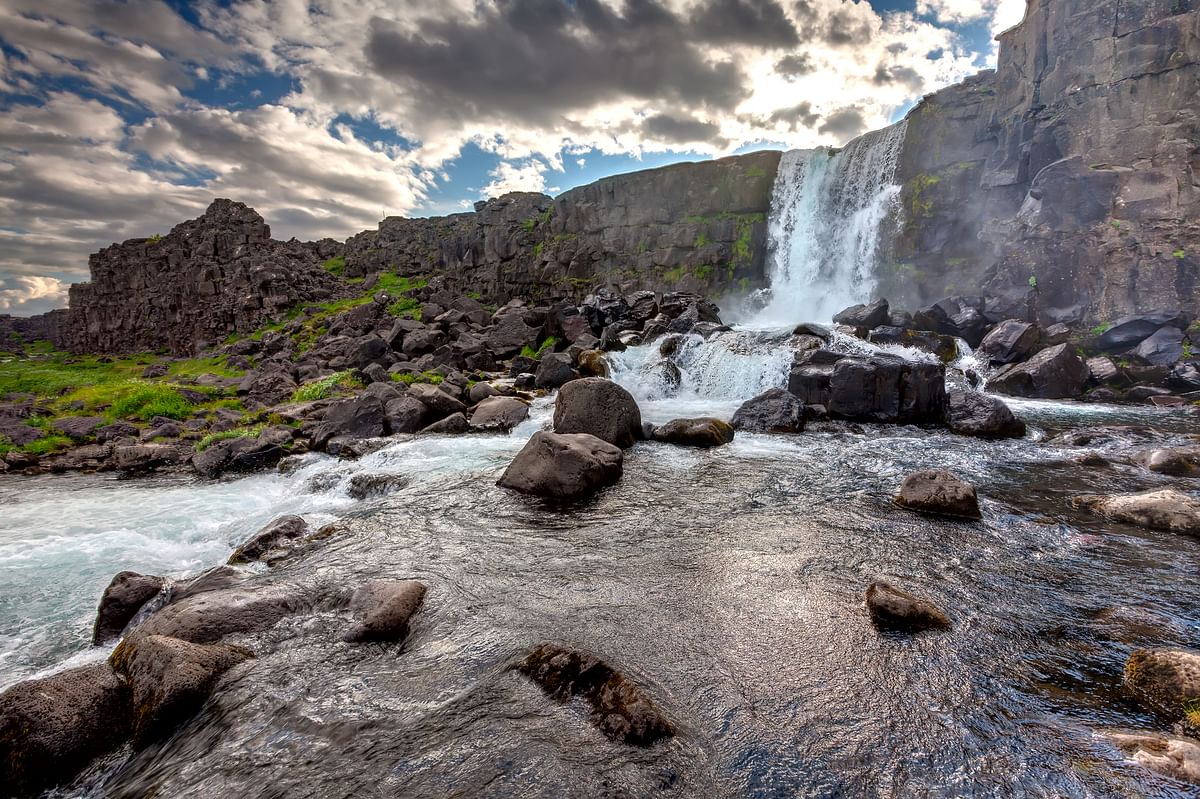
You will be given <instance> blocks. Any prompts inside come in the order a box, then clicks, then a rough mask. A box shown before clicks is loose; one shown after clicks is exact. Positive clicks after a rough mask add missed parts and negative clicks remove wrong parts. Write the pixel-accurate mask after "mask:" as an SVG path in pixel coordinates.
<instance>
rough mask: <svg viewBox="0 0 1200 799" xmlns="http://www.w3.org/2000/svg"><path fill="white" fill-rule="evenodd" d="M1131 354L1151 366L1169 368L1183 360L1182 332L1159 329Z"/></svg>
mask: <svg viewBox="0 0 1200 799" xmlns="http://www.w3.org/2000/svg"><path fill="white" fill-rule="evenodd" d="M1133 353H1134V355H1136V356H1137V357H1139V358H1141V359H1142V360H1143V361H1145V362H1146V363H1148V364H1150V365H1151V366H1171V365H1173V364H1174V363H1176V362H1177V361H1179V360H1180V359H1181V358H1183V331H1182V330H1180V329H1179V328H1177V327H1160V328H1159V329H1158V330H1156V331H1155V332H1154V333H1153V334H1152V335H1150V336H1149V337H1147V338H1145V339H1143V341H1142V343H1141V344H1138V345H1137V349H1135V350H1134V351H1133Z"/></svg>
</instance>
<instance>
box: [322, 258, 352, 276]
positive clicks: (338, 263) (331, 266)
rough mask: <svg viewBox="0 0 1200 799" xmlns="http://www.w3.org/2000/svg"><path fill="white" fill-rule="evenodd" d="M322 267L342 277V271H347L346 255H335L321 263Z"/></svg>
mask: <svg viewBox="0 0 1200 799" xmlns="http://www.w3.org/2000/svg"><path fill="white" fill-rule="evenodd" d="M321 268H322V269H324V270H325V271H326V272H330V273H332V274H335V275H337V276H338V277H341V275H342V273H343V272H345V271H346V256H344V255H335V256H334V257H332V258H330V259H329V260H328V261H326V262H325V263H323V264H321Z"/></svg>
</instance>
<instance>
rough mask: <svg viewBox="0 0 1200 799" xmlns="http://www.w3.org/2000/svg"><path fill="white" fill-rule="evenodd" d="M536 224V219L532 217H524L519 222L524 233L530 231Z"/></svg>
mask: <svg viewBox="0 0 1200 799" xmlns="http://www.w3.org/2000/svg"><path fill="white" fill-rule="evenodd" d="M536 226H537V220H536V219H532V218H530V219H526V220H525V221H524V222H522V223H521V229H522V230H524V231H525V232H526V233H532V232H533V229H534V228H535V227H536Z"/></svg>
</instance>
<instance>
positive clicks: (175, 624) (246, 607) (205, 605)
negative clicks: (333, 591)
mask: <svg viewBox="0 0 1200 799" xmlns="http://www.w3.org/2000/svg"><path fill="white" fill-rule="evenodd" d="M274 551H278V550H268V551H267V552H266V553H265V554H264V557H266V555H267V554H269V553H270V552H274ZM224 568H226V569H228V571H229V572H230V573H231V574H225V573H223V572H219V571H215V570H214V572H210V573H208V574H206V575H201V577H202V578H203V580H198V581H193V582H192V583H190V584H186V585H184V586H177V587H176V588H175V591H174V593H173V596H172V600H171V602H170V603H169V604H168V605H166V606H165V607H163V608H162V609H161V610H159V611H157V612H156V613H154V615H152V616H150V617H149V618H147V619H146V620H145V621H143V622H142V623H140V624H139V625H138V626H137V629H136V630H135V631H134V635H135V636H142V635H163V636H168V637H171V638H179V639H180V640H183V641H190V642H192V643H196V644H211V643H215V642H217V641H220V640H221V639H222V638H224V637H225V636H227V635H236V634H240V633H252V632H259V631H262V630H268V629H270V628H271V627H274V626H275V625H276V624H277V623H278V622H279V620H280V619H282V618H284V617H285V616H290V615H292V614H294V613H298V612H300V611H302V610H307V609H309V608H310V607H311V603H310V602H309V601H308V600H307V599H306V597H305V596H304V595H303V594H300V593H299V590H298V589H296V588H278V589H264V588H260V589H257V590H255V589H250V588H245V587H242V585H241V584H242V582H243V579H241V578H239V576H238V575H237V573H236V571H234V570H233V569H229V567H224Z"/></svg>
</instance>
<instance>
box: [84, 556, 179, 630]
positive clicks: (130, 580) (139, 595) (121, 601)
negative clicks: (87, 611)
mask: <svg viewBox="0 0 1200 799" xmlns="http://www.w3.org/2000/svg"><path fill="white" fill-rule="evenodd" d="M165 585H166V580H164V579H163V578H161V577H155V576H151V575H147V574H138V573H137V572H132V571H123V572H118V573H117V574H116V576H115V577H113V578H112V582H110V583H109V584H108V587H107V588H105V589H104V595H103V596H101V597H100V606H99V607H98V608H97V610H96V622H95V625H94V626H93V628H92V643H93V644H103V643H106V642H108V641H111V640H113V639H114V638H118V637H120V635H121V632H122V631H123V630H124V629H125V627H126V626H128V624H129V622H130V621H132V620H133V617H134V616H136V615H137V612H138V611H139V610H141V608H142V606H143V605H145V604H146V603H147V602H149V601H150V600H151V599H154V598H155V597H156V596H158V595H159V593H161V592H162V590H163V587H164V586H165Z"/></svg>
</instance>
